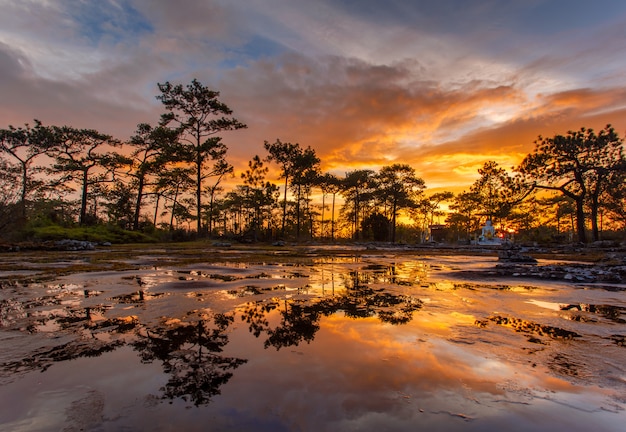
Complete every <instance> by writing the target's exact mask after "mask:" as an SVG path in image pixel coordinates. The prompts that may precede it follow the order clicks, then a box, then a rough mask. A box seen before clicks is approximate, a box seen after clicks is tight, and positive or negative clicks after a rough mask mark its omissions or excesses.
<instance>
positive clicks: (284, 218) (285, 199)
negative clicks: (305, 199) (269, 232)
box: [282, 174, 288, 238]
mask: <svg viewBox="0 0 626 432" xmlns="http://www.w3.org/2000/svg"><path fill="white" fill-rule="evenodd" d="M287 177H288V176H287V174H285V195H284V198H283V228H282V236H283V238H285V221H286V220H287V185H288V183H287Z"/></svg>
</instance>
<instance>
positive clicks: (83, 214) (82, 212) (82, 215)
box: [78, 170, 87, 225]
mask: <svg viewBox="0 0 626 432" xmlns="http://www.w3.org/2000/svg"><path fill="white" fill-rule="evenodd" d="M86 216H87V170H84V171H83V192H82V194H81V199H80V217H79V220H78V224H79V225H82V224H83V223H85V218H86Z"/></svg>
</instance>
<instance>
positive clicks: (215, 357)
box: [132, 314, 247, 406]
mask: <svg viewBox="0 0 626 432" xmlns="http://www.w3.org/2000/svg"><path fill="white" fill-rule="evenodd" d="M232 322H233V317H232V315H223V314H217V315H215V316H213V317H212V318H211V319H200V320H198V321H197V322H196V323H183V322H180V321H178V322H174V323H172V322H166V323H164V324H163V325H162V326H161V327H157V328H152V329H149V328H145V329H142V331H139V332H137V336H138V337H137V340H135V341H134V342H132V346H133V347H134V349H135V350H137V352H138V353H139V356H140V358H141V361H142V362H144V363H152V362H153V361H160V362H161V364H162V366H163V372H165V373H166V374H168V375H169V378H168V381H167V384H165V386H164V388H162V389H161V390H162V392H163V397H164V398H167V399H174V398H178V397H179V398H182V399H183V400H190V401H191V402H193V404H194V405H196V406H198V405H204V404H208V403H209V402H210V401H211V398H212V397H213V396H215V395H218V394H220V387H221V386H222V385H224V384H226V383H227V382H228V381H229V380H230V379H231V378H232V376H233V374H232V372H231V370H234V369H236V368H238V367H239V366H241V365H242V364H244V363H246V361H247V360H245V359H240V358H235V357H227V356H222V355H220V353H221V352H222V350H223V349H224V347H225V346H226V345H227V344H228V336H227V333H226V330H227V329H228V327H229V326H230V325H231V324H232Z"/></svg>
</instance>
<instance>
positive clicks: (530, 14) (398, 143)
mask: <svg viewBox="0 0 626 432" xmlns="http://www.w3.org/2000/svg"><path fill="white" fill-rule="evenodd" d="M194 78H196V79H198V80H199V81H200V82H201V83H202V84H204V85H205V86H207V87H209V88H211V89H213V90H217V91H219V92H220V99H221V101H222V102H224V103H226V104H227V105H228V106H229V107H230V108H231V109H232V110H233V112H234V117H236V118H237V119H238V120H239V121H242V122H244V123H246V124H247V125H248V128H247V129H245V130H239V131H233V132H227V133H224V134H222V137H223V142H224V143H225V144H226V145H227V146H228V148H229V151H228V156H227V157H228V160H229V161H230V162H231V163H232V164H233V165H234V166H235V168H236V170H237V171H238V172H241V170H243V169H245V168H246V166H247V162H248V161H249V160H250V159H252V157H253V156H254V155H257V154H258V155H260V156H261V157H264V156H265V155H266V152H265V150H264V148H263V143H264V141H270V142H274V141H275V140H276V139H280V140H281V141H283V142H293V143H299V144H300V145H301V146H302V147H307V146H310V147H312V148H313V149H315V151H316V153H317V155H318V156H319V157H320V159H321V161H322V164H321V165H322V166H321V168H322V170H323V171H324V172H332V173H334V174H337V175H339V176H340V177H341V176H343V175H344V174H345V173H346V172H348V171H351V170H354V169H374V170H378V169H380V167H382V166H385V165H391V164H394V163H403V164H409V165H411V166H412V167H413V168H414V169H415V170H416V173H417V175H418V176H420V177H422V178H423V179H424V180H425V182H426V186H427V192H431V193H434V192H437V191H442V190H451V191H455V192H458V191H461V190H463V189H468V188H469V186H470V185H471V184H472V183H473V182H474V181H475V180H476V178H477V177H478V173H477V170H478V168H480V167H482V165H483V164H484V163H485V162H487V161H490V160H493V161H496V162H497V163H498V164H499V165H500V166H502V167H504V168H507V169H510V168H512V167H514V166H515V165H517V164H518V163H519V162H520V161H521V160H522V158H523V157H524V156H525V155H526V154H528V153H529V152H531V151H532V150H533V148H534V141H535V139H537V137H538V136H539V135H542V136H554V135H555V134H565V133H567V131H568V130H576V129H579V128H581V127H591V128H594V129H596V130H598V129H601V128H602V127H604V126H605V125H606V124H608V123H610V124H612V125H613V126H614V127H615V129H616V130H617V131H618V132H619V134H620V135H621V136H624V134H625V132H626V2H624V1H623V0H594V1H583V0H524V1H521V0H520V1H511V0H473V1H465V0H438V1H427V0H423V1H422V0H385V1H384V2H383V1H377V0H358V1H357V0H315V1H308V0H223V1H221V0H204V1H199V0H177V1H171V0H98V1H88V0H0V128H5V127H8V125H14V126H21V125H23V124H25V123H31V124H32V123H33V119H39V120H41V121H42V122H43V123H44V124H47V125H70V126H74V127H79V128H90V129H97V130H99V131H100V132H103V133H107V134H111V135H113V136H114V137H116V138H118V139H121V140H126V139H128V138H129V137H130V136H131V135H133V132H134V131H135V129H136V127H137V125H138V124H139V123H144V122H146V123H151V124H156V123H157V122H158V120H159V117H160V115H161V114H162V113H163V112H164V109H163V107H162V105H161V104H160V102H159V101H158V100H157V99H156V96H157V95H158V94H159V91H158V87H157V83H163V82H166V81H169V82H171V83H174V84H183V85H186V84H189V83H190V82H191V80H192V79H194Z"/></svg>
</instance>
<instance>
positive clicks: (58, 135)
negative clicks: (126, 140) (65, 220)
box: [52, 126, 128, 224]
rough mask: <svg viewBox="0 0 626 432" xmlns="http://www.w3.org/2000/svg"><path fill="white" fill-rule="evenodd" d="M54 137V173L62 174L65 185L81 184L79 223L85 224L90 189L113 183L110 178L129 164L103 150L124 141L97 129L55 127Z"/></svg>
mask: <svg viewBox="0 0 626 432" xmlns="http://www.w3.org/2000/svg"><path fill="white" fill-rule="evenodd" d="M54 134H55V138H54V139H55V140H56V145H55V150H54V154H53V155H54V159H55V163H54V165H53V168H52V170H53V172H56V173H60V174H62V178H61V179H60V182H61V183H65V182H67V181H76V182H78V184H80V189H81V204H80V215H79V219H78V221H79V223H80V224H84V223H85V218H86V214H87V197H88V193H89V188H90V187H91V186H94V185H95V184H98V183H103V182H107V181H111V177H110V175H111V174H112V173H113V172H114V171H115V170H116V169H118V168H119V167H120V166H122V165H123V164H126V163H128V159H127V158H125V157H123V156H121V155H119V154H117V153H114V152H110V151H109V152H107V151H104V152H103V151H102V150H103V148H104V149H106V148H107V147H118V146H120V142H119V141H117V140H115V139H113V138H112V137H111V136H110V135H106V134H102V133H100V132H98V131H96V130H93V129H75V128H72V127H70V126H62V127H54Z"/></svg>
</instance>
